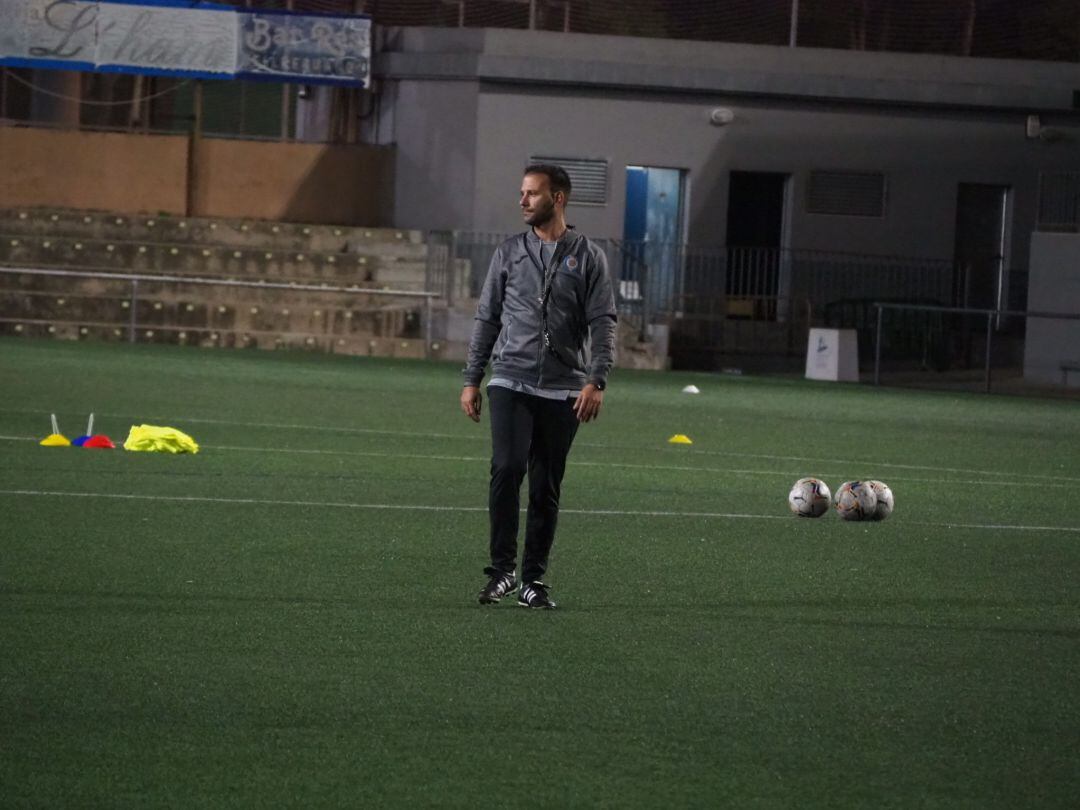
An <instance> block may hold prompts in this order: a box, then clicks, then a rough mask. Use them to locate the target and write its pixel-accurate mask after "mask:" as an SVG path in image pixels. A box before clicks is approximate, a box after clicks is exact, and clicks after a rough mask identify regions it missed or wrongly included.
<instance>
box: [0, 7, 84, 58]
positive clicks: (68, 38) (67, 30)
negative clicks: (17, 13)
mask: <svg viewBox="0 0 1080 810" xmlns="http://www.w3.org/2000/svg"><path fill="white" fill-rule="evenodd" d="M23 5H24V6H25V7H26V17H25V18H24V20H23V25H24V29H23V34H24V39H23V52H22V53H20V54H19V56H23V57H29V58H31V59H48V60H56V61H62V62H93V61H94V40H95V37H96V33H97V31H96V26H95V23H96V22H97V15H98V4H97V3H89V2H78V0H30V2H28V3H24V4H23Z"/></svg>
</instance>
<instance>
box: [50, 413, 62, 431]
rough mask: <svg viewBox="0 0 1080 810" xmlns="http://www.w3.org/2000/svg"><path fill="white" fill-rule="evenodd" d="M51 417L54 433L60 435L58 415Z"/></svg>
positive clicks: (53, 414) (52, 414) (51, 414)
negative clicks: (57, 422) (57, 421)
mask: <svg viewBox="0 0 1080 810" xmlns="http://www.w3.org/2000/svg"><path fill="white" fill-rule="evenodd" d="M49 416H51V417H52V432H53V433H54V434H56V433H59V432H60V426H59V425H58V424H56V414H55V413H50V414H49Z"/></svg>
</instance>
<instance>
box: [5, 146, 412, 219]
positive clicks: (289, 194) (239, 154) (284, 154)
mask: <svg viewBox="0 0 1080 810" xmlns="http://www.w3.org/2000/svg"><path fill="white" fill-rule="evenodd" d="M188 155H189V140H188V138H186V137H184V136H170V135H132V134H127V133H100V132H77V131H60V130H48V129H33V128H27V127H0V205H2V206H3V207H6V208H13V207H19V206H26V207H62V208H79V209H96V210H104V211H118V212H123V213H128V214H137V213H151V214H156V213H168V214H175V215H180V216H184V215H187V216H222V217H250V218H253V219H282V220H286V221H294V222H312V223H326V224H341V225H352V224H356V225H370V226H378V225H382V224H385V223H388V222H389V221H390V220H391V218H392V215H393V214H392V212H393V202H392V200H393V151H392V150H391V149H389V148H385V147H383V148H380V147H372V146H333V145H325V144H300V143H264V142H252V141H239V140H224V139H211V138H204V139H202V140H201V141H200V145H199V148H198V149H197V150H196V154H195V156H194V159H195V166H196V171H195V172H194V179H195V186H194V194H192V195H191V200H190V204H191V205H190V210H189V199H188V197H189V194H188V182H189V171H188Z"/></svg>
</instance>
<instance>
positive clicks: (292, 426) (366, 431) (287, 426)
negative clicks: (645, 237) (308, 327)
mask: <svg viewBox="0 0 1080 810" xmlns="http://www.w3.org/2000/svg"><path fill="white" fill-rule="evenodd" d="M0 413H35V414H40V413H41V411H36V410H29V409H17V408H0ZM98 416H103V417H108V418H114V419H130V418H131V416H130V414H116V413H100V414H98ZM139 420H140V421H143V422H146V421H158V422H164V423H170V422H172V423H175V424H181V423H184V422H190V423H192V424H205V425H224V426H228V427H247V428H269V429H273V430H312V431H324V432H332V433H345V434H356V435H374V436H400V437H405V438H417V439H427V438H432V439H457V440H459V441H469V442H475V441H479V440H481V439H483V438H484V435H474V436H464V435H461V434H457V433H427V432H421V431H410V430H377V429H375V428H351V427H337V426H330V425H305V424H298V423H288V422H237V421H233V420H228V419H208V418H203V417H186V416H185V417H172V416H160V415H158V416H142V417H139ZM575 444H576V446H579V447H596V448H599V449H603V450H614V449H641V448H640V446H635V447H629V446H627V445H611V444H597V443H590V442H582V441H578V442H575ZM665 449H666V448H665ZM681 452H685V453H687V454H689V455H706V456H723V457H729V458H759V459H765V460H767V461H797V462H802V463H805V464H812V465H841V466H845V467H861V468H863V469H866V468H867V467H869V468H871V469H874V468H877V469H880V468H894V469H898V470H926V471H928V472H932V473H934V472H936V473H965V474H967V475H986V476H997V477H1000V478H1005V479H1010V482H1011V483H1015V482H1016V479H1018V478H1031V479H1035V480H1040V481H1056V482H1071V483H1080V478H1070V477H1067V476H1059V475H1049V474H1044V473H1017V472H1011V471H1006V472H1003V471H1000V470H972V469H967V468H963V467H936V466H933V465H928V464H896V463H892V462H888V461H867V460H851V459H831V458H812V457H808V456H782V455H775V454H768V453H734V452H726V451H721V450H691V449H689V448H685V449H683V450H682V451H681ZM957 483H961V482H957Z"/></svg>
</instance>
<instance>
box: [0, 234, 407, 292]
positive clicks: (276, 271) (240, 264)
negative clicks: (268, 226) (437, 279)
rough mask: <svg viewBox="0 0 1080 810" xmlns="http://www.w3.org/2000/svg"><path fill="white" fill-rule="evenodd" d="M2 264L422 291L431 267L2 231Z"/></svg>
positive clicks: (381, 259)
mask: <svg viewBox="0 0 1080 810" xmlns="http://www.w3.org/2000/svg"><path fill="white" fill-rule="evenodd" d="M0 264H3V265H8V266H12V267H35V268H58V269H72V270H87V271H93V272H115V273H136V274H150V275H174V276H181V275H183V276H199V277H207V278H227V279H233V280H257V281H274V282H290V281H291V282H296V283H303V284H312V283H316V284H317V283H326V284H328V285H331V286H352V285H360V286H363V285H365V284H368V283H371V284H374V285H377V287H378V288H393V289H401V290H410V291H422V290H423V289H424V286H425V283H426V279H427V265H426V263H425V262H423V261H415V260H410V259H405V258H401V257H393V256H390V257H387V256H375V257H371V256H364V255H359V254H352V253H346V254H341V253H299V252H295V253H294V252H288V251H281V250H265V249H255V248H246V249H241V248H222V247H200V246H195V245H184V244H173V243H166V242H143V243H135V242H106V241H101V240H96V239H80V238H77V237H57V236H51V237H43V238H27V237H12V236H5V235H0Z"/></svg>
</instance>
